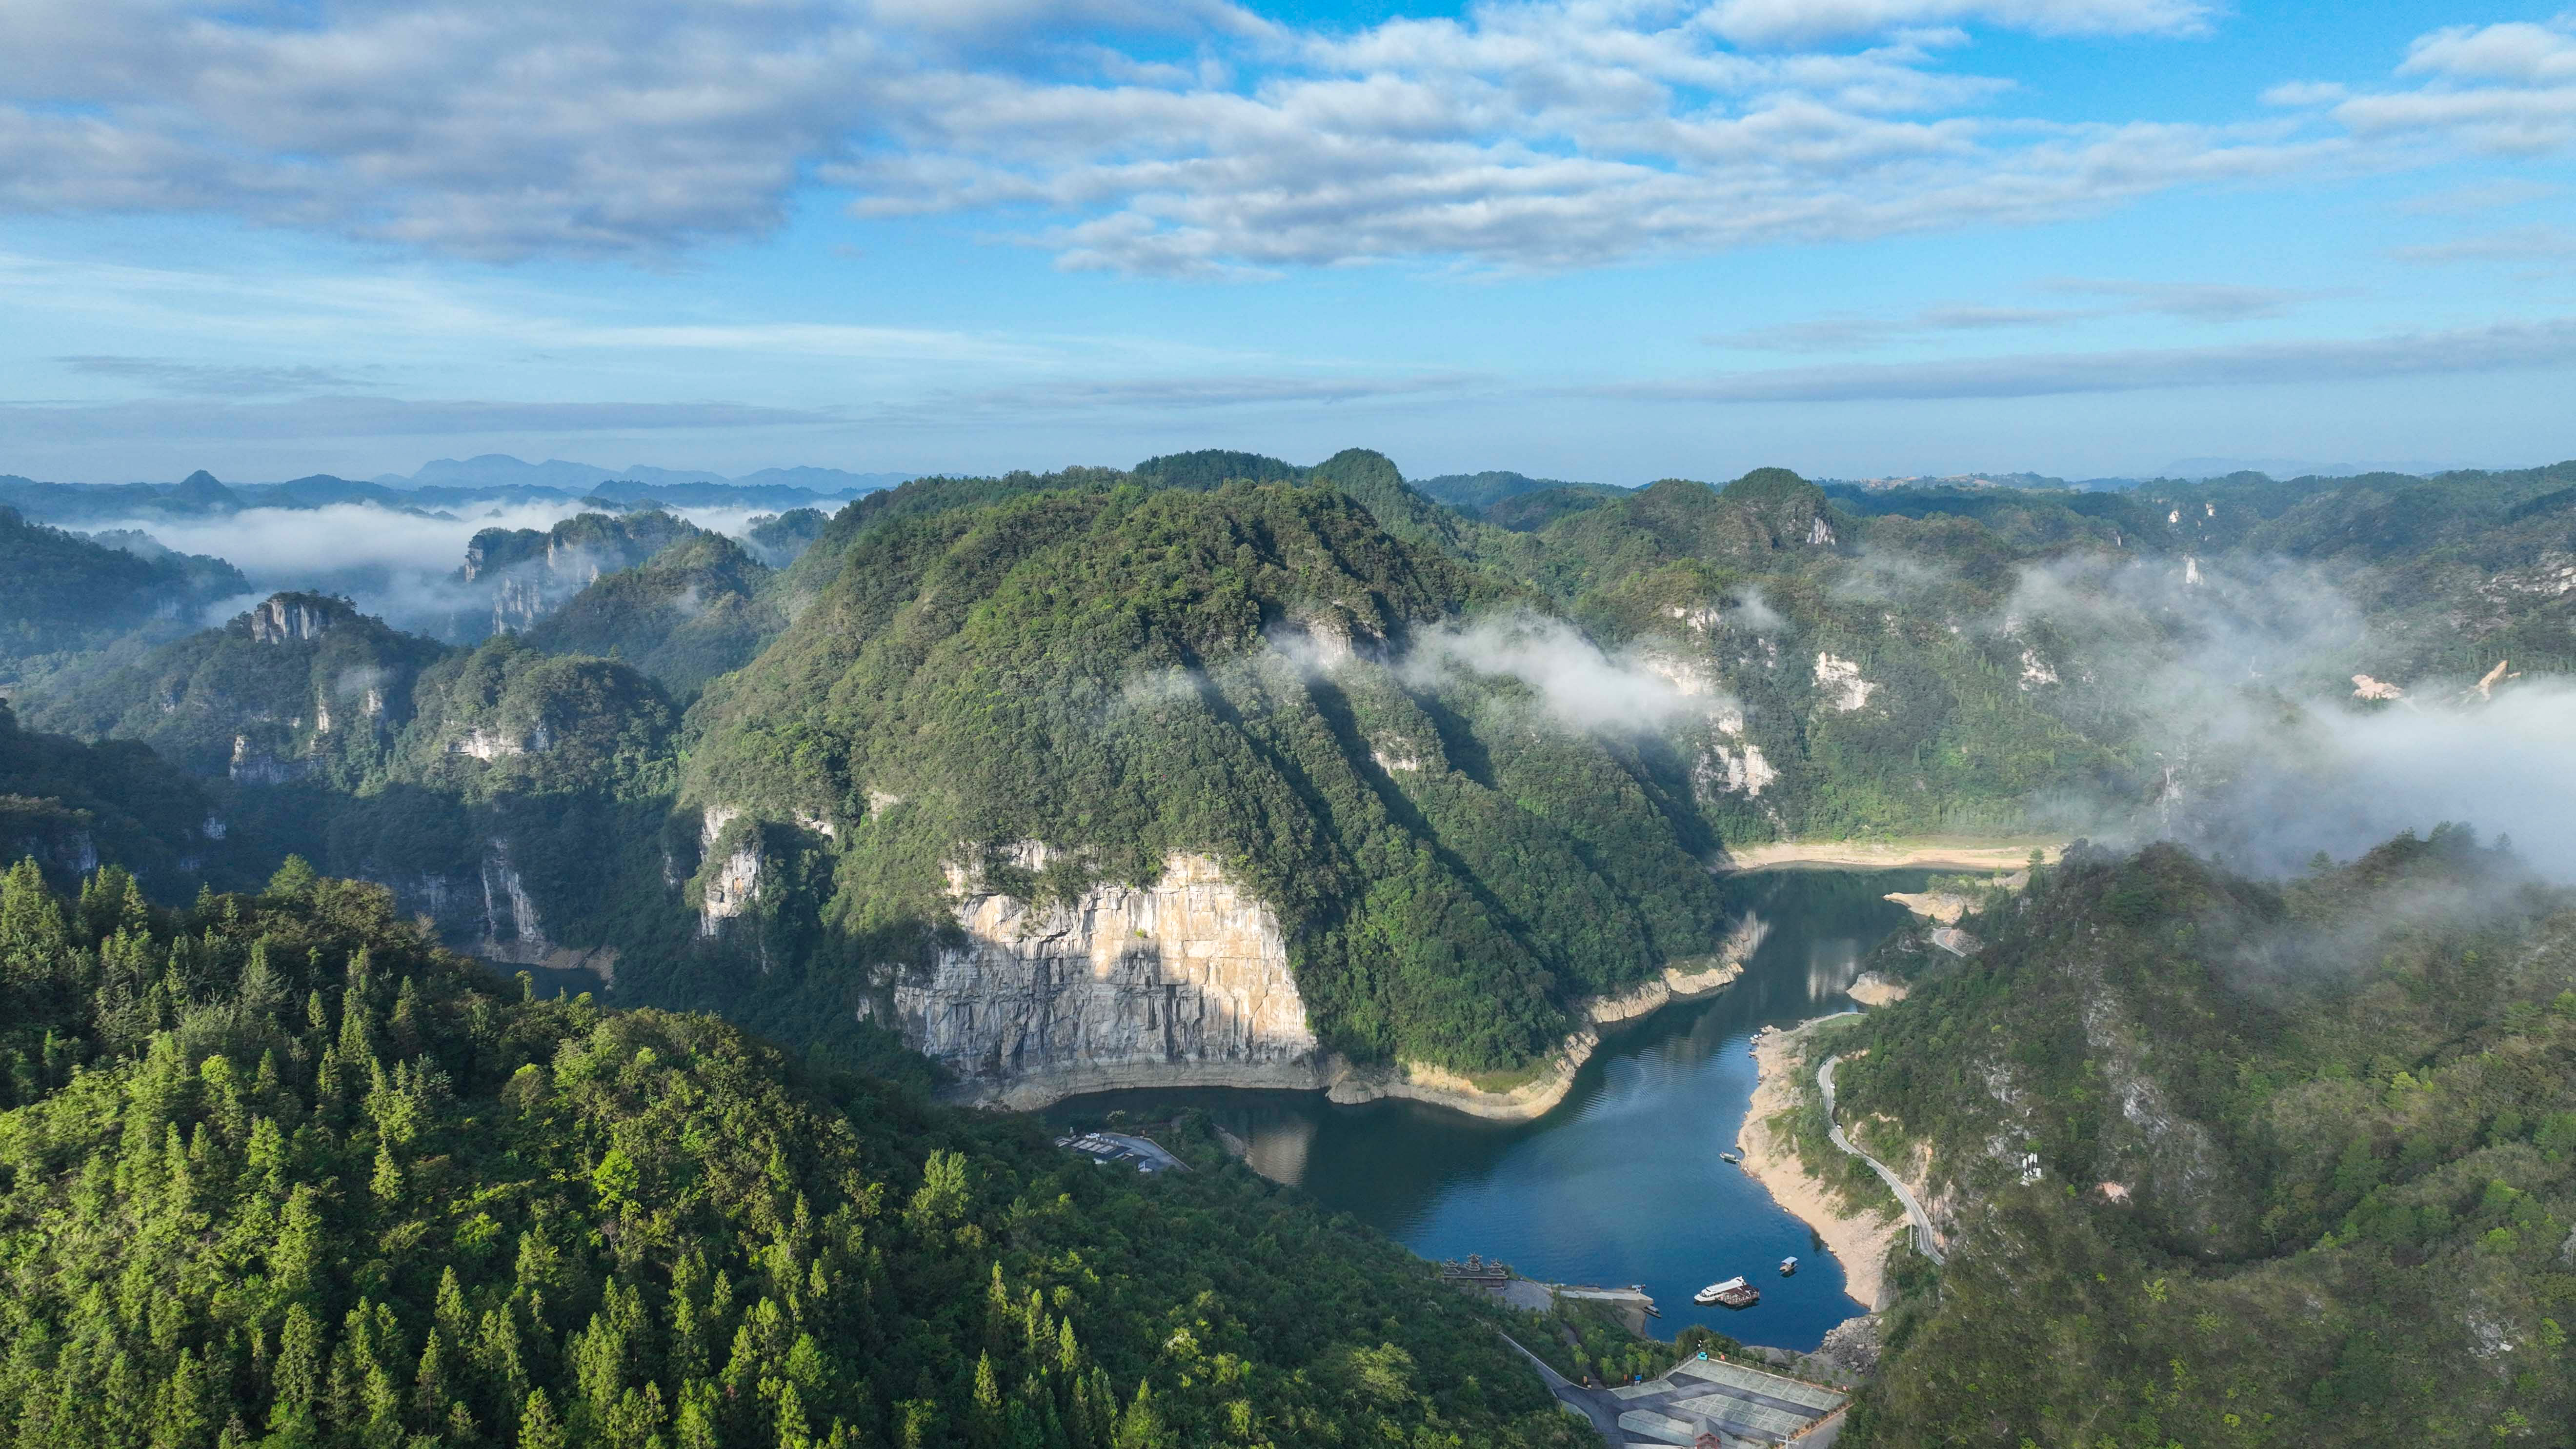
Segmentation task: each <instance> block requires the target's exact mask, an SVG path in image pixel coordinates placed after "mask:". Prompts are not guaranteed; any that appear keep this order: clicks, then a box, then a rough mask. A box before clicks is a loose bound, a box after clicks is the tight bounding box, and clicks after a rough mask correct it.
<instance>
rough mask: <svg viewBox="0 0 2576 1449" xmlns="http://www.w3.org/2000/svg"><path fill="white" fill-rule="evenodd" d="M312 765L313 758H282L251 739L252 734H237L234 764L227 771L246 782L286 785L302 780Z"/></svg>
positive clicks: (239, 780) (234, 777) (249, 783)
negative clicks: (292, 781)
mask: <svg viewBox="0 0 2576 1449" xmlns="http://www.w3.org/2000/svg"><path fill="white" fill-rule="evenodd" d="M311 768H312V765H311V763H310V762H309V761H305V760H281V759H279V758H278V757H277V756H275V755H272V754H270V753H269V752H267V751H266V750H263V749H260V748H258V747H257V746H255V745H253V744H252V743H251V742H250V736H248V735H235V736H233V759H232V764H231V765H230V766H229V767H228V768H227V769H226V771H225V773H226V774H228V775H230V776H231V777H232V778H233V780H234V782H235V783H237V784H243V785H283V784H285V783H286V782H288V781H289V780H300V779H302V778H303V777H304V773H305V771H307V770H309V769H311Z"/></svg>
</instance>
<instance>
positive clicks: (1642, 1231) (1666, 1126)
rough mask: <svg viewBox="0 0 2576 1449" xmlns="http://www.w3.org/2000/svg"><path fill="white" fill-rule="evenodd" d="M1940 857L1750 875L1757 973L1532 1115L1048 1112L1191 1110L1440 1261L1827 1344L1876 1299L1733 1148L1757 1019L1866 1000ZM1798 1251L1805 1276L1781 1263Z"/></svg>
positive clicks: (1219, 1104) (1240, 1107)
mask: <svg viewBox="0 0 2576 1449" xmlns="http://www.w3.org/2000/svg"><path fill="white" fill-rule="evenodd" d="M1926 876H1927V872H1923V871H1839V870H1798V871H1770V872H1763V873H1761V874H1757V875H1751V876H1744V877H1739V878H1737V879H1736V881H1734V882H1733V883H1732V884H1733V889H1734V891H1735V892H1736V896H1737V899H1736V901H1735V902H1734V904H1735V907H1736V909H1738V910H1741V911H1750V912H1752V913H1753V914H1754V915H1755V916H1756V917H1758V918H1759V919H1760V920H1761V921H1762V922H1763V923H1764V924H1765V925H1766V926H1767V927H1768V933H1767V934H1766V935H1765V936H1764V938H1763V941H1762V944H1761V945H1760V947H1758V948H1757V949H1756V950H1755V951H1754V953H1753V956H1752V958H1751V960H1750V961H1749V962H1748V963H1747V966H1746V969H1745V973H1744V976H1743V979H1741V980H1739V981H1738V982H1736V983H1735V985H1733V986H1731V987H1729V988H1727V989H1726V990H1725V991H1723V992H1720V993H1719V994H1717V995H1716V996H1713V997H1710V998H1708V999H1707V1000H1705V1001H1697V1002H1689V1003H1684V1004H1682V1005H1678V1006H1672V1007H1667V1008H1665V1009H1664V1010H1663V1011H1661V1012H1658V1013H1656V1014H1655V1015H1653V1016H1651V1017H1648V1018H1646V1019H1645V1020H1643V1021H1641V1022H1632V1023H1628V1024H1626V1025H1625V1026H1623V1027H1618V1028H1613V1029H1612V1030H1611V1031H1610V1032H1608V1033H1606V1034H1605V1035H1604V1038H1603V1040H1602V1043H1601V1049H1600V1050H1599V1051H1597V1052H1595V1053H1594V1054H1593V1057H1592V1060H1591V1061H1589V1062H1587V1063H1585V1064H1584V1067H1583V1070H1582V1072H1581V1073H1580V1074H1579V1075H1578V1076H1577V1077H1576V1079H1575V1083H1574V1089H1573V1091H1572V1092H1570V1093H1569V1094H1567V1096H1566V1099H1565V1100H1564V1101H1563V1102H1562V1103H1560V1104H1558V1106H1557V1107H1556V1109H1555V1110H1554V1111H1551V1112H1549V1113H1548V1114H1547V1115H1546V1116H1545V1117H1542V1118H1539V1119H1538V1120H1537V1121H1534V1122H1519V1123H1500V1122H1487V1121H1483V1120H1481V1119H1478V1118H1474V1117H1469V1116H1466V1115H1465V1114H1463V1113H1458V1112H1451V1111H1445V1110H1442V1109H1440V1108H1437V1107H1430V1106H1425V1105H1423V1104H1421V1103H1417V1102H1371V1103H1368V1104H1366V1105H1364V1106H1357V1107H1338V1106H1334V1105H1332V1104H1331V1103H1328V1102H1326V1101H1325V1100H1324V1099H1323V1096H1322V1094H1320V1093H1314V1092H1254V1091H1238V1090H1232V1089H1221V1088H1193V1089H1182V1090H1170V1091H1140V1092H1106V1093H1100V1094H1097V1095H1094V1096H1089V1097H1077V1098H1073V1099H1071V1100H1069V1101H1066V1102H1062V1103H1059V1104H1057V1105H1056V1106H1055V1107H1054V1108H1052V1109H1050V1110H1049V1112H1048V1114H1047V1115H1048V1116H1049V1117H1050V1118H1051V1119H1054V1120H1057V1121H1060V1122H1063V1123H1066V1124H1068V1125H1074V1124H1089V1123H1096V1122H1098V1121H1100V1120H1101V1119H1102V1118H1104V1117H1105V1116H1106V1115H1107V1114H1108V1113H1109V1112H1111V1111H1125V1112H1129V1113H1132V1114H1137V1115H1140V1116H1145V1117H1149V1118H1150V1117H1154V1116H1169V1115H1170V1114H1171V1113H1172V1112H1173V1111H1174V1110H1175V1109H1179V1108H1185V1107H1196V1108H1200V1109H1202V1110H1205V1111H1206V1112H1208V1113H1209V1114H1210V1115H1211V1116H1213V1117H1214V1118H1215V1119H1216V1120H1217V1122H1218V1124H1219V1125H1221V1126H1223V1127H1225V1128H1226V1129H1227V1130H1228V1131H1230V1132H1233V1133H1234V1134H1235V1135H1236V1136H1238V1137H1241V1138H1243V1139H1245V1141H1247V1142H1248V1143H1250V1144H1251V1153H1250V1159H1249V1160H1250V1161H1251V1164H1252V1165H1253V1166H1254V1167H1255V1168H1256V1169H1258V1170H1260V1171H1261V1172H1262V1173H1264V1174H1265V1175H1267V1176H1269V1177H1272V1178H1274V1179H1277V1180H1278V1181H1280V1182H1284V1183H1288V1184H1291V1185H1293V1186H1296V1187H1300V1188H1303V1189H1304V1190H1305V1191H1307V1192H1309V1193H1312V1194H1314V1195H1315V1197H1317V1198H1318V1199H1320V1200H1322V1201H1323V1202H1324V1203H1325V1204H1326V1205H1327V1206H1330V1207H1333V1208H1336V1209H1339V1210H1341V1211H1344V1212H1348V1213H1350V1214H1351V1215H1353V1216H1354V1217H1357V1218H1359V1219H1361V1220H1362V1221H1364V1222H1367V1223H1369V1224H1371V1225H1372V1226H1375V1227H1377V1228H1378V1229H1380V1230H1382V1231H1384V1232H1385V1233H1387V1234H1388V1235H1390V1236H1392V1237H1394V1238H1395V1239H1396V1240H1398V1241H1399V1242H1402V1243H1403V1244H1405V1245H1406V1246H1407V1247H1409V1248H1412V1249H1413V1250H1414V1251H1415V1252H1417V1253H1420V1254H1422V1255H1423V1256H1425V1257H1428V1258H1463V1257H1465V1256H1466V1255H1467V1254H1469V1253H1481V1254H1483V1255H1485V1256H1486V1257H1489V1258H1500V1259H1502V1260H1503V1261H1504V1262H1507V1263H1509V1264H1511V1265H1512V1266H1513V1267H1514V1268H1515V1269H1517V1270H1518V1271H1519V1272H1520V1273H1521V1274H1522V1275H1523V1276H1526V1277H1531V1278H1540V1279H1546V1280H1550V1281H1554V1282H1560V1283H1600V1284H1614V1285H1623V1286H1624V1285H1627V1284H1631V1283H1635V1284H1642V1285H1644V1287H1645V1290H1646V1291H1647V1292H1648V1293H1649V1294H1651V1295H1653V1297H1654V1299H1655V1304H1656V1306H1657V1307H1658V1308H1659V1309H1660V1310H1661V1311H1662V1313H1663V1317H1662V1318H1660V1319H1658V1320H1655V1321H1654V1322H1653V1323H1652V1324H1651V1325H1650V1326H1651V1327H1652V1329H1653V1331H1654V1332H1655V1333H1656V1334H1657V1335H1658V1336H1661V1337H1665V1338H1669V1337H1671V1336H1672V1335H1673V1334H1674V1333H1676V1332H1679V1331H1680V1329H1681V1328H1682V1327H1683V1326H1684V1325H1686V1324H1691V1323H1706V1324H1709V1325H1710V1326H1712V1327H1714V1328H1716V1329H1718V1330H1719V1331H1720V1332H1723V1333H1728V1334H1732V1335H1734V1336H1735V1337H1737V1338H1740V1339H1743V1340H1745V1341H1747V1342H1750V1343H1762V1344H1771V1345H1774V1346H1777V1347H1781V1348H1790V1349H1811V1348H1814V1347H1815V1346H1816V1345H1817V1344H1818V1343H1819V1342H1821V1341H1822V1340H1823V1338H1824V1334H1825V1330H1826V1329H1828V1328H1831V1327H1832V1326H1833V1325H1835V1324H1836V1323H1839V1322H1841V1321H1842V1320H1843V1319H1845V1318H1848V1317H1850V1316H1851V1315H1852V1314H1854V1313H1856V1312H1859V1311H1860V1310H1861V1306H1862V1305H1858V1304H1855V1303H1854V1302H1852V1300H1851V1299H1850V1298H1848V1297H1847V1296H1845V1294H1844V1292H1843V1272H1842V1266H1841V1264H1839V1263H1837V1262H1835V1261H1834V1259H1833V1257H1832V1256H1831V1255H1829V1254H1827V1253H1826V1252H1825V1251H1824V1250H1823V1248H1822V1247H1821V1246H1820V1245H1819V1244H1818V1243H1817V1242H1816V1240H1815V1237H1814V1235H1813V1234H1812V1233H1811V1232H1810V1231H1809V1230H1808V1228H1807V1226H1806V1225H1805V1224H1804V1223H1802V1222H1800V1221H1799V1220H1798V1219H1796V1218H1794V1217H1791V1216H1790V1215H1789V1214H1788V1213H1787V1212H1785V1211H1783V1210H1782V1209H1781V1208H1780V1207H1779V1205H1778V1204H1776V1203H1774V1202H1772V1200H1771V1197H1770V1194H1768V1193H1766V1192H1764V1191H1763V1190H1762V1188H1761V1186H1760V1185H1759V1184H1758V1183H1756V1182H1754V1181H1753V1180H1752V1179H1751V1178H1749V1177H1747V1176H1745V1175H1744V1173H1743V1171H1742V1170H1741V1169H1739V1168H1736V1167H1732V1166H1729V1165H1727V1164H1726V1163H1724V1162H1722V1161H1720V1160H1719V1159H1718V1153H1719V1152H1721V1151H1724V1150H1729V1149H1731V1148H1732V1147H1733V1146H1734V1144H1735V1137H1736V1132H1737V1130H1738V1129H1739V1128H1740V1127H1742V1125H1743V1122H1744V1113H1745V1108H1746V1105H1747V1103H1748V1102H1749V1101H1750V1100H1751V1098H1752V1095H1753V1086H1754V1077H1755V1072H1754V1065H1753V1058H1752V1055H1751V1043H1752V1038H1753V1034H1754V1033H1755V1032H1756V1031H1758V1030H1760V1029H1761V1028H1762V1027H1764V1026H1766V1025H1780V1026H1791V1025H1795V1024H1796V1023H1798V1022H1801V1021H1805V1020H1807V1019H1809V1018H1811V1017H1815V1016H1821V1015H1824V1014H1825V1013H1827V1012H1833V1011H1848V1010H1851V1009H1852V1002H1851V1000H1850V998H1849V997H1847V996H1845V995H1843V988H1844V987H1846V986H1848V985H1850V984H1851V981H1852V978H1853V977H1854V976H1855V975H1856V974H1857V973H1858V971H1859V961H1860V958H1861V956H1863V955H1864V954H1866V953H1867V952H1868V950H1869V949H1870V948H1871V947H1872V946H1874V945H1876V944H1877V943H1878V942H1879V941H1880V940H1881V939H1883V938H1884V937H1885V936H1886V935H1887V934H1888V933H1889V932H1891V931H1893V930H1894V929H1895V928H1896V927H1897V925H1898V924H1900V923H1901V922H1902V921H1903V920H1904V915H1905V913H1904V910H1903V908H1902V907H1899V906H1896V905H1893V904H1891V903H1889V902H1887V901H1885V900H1883V899H1881V897H1882V896H1884V895H1885V894H1886V893H1887V892H1889V891H1913V890H1920V889H1922V887H1923V883H1924V881H1925V879H1926ZM1792 1254H1795V1255H1796V1256H1797V1258H1798V1259H1799V1270H1798V1273H1797V1275H1796V1276H1794V1277H1791V1278H1786V1279H1784V1278H1781V1277H1779V1276H1778V1273H1777V1271H1776V1270H1777V1265H1778V1264H1779V1261H1780V1260H1781V1259H1782V1258H1784V1257H1788V1256H1790V1255H1792ZM1739 1273H1741V1274H1743V1275H1745V1277H1747V1278H1748V1279H1750V1280H1751V1281H1752V1282H1753V1283H1754V1285H1755V1286H1756V1287H1759V1288H1760V1289H1761V1290H1762V1301H1761V1302H1760V1303H1759V1304H1757V1305H1755V1306H1754V1307H1752V1308H1748V1309H1744V1310H1742V1311H1740V1312H1739V1311H1734V1310H1730V1309H1725V1308H1701V1307H1699V1306H1697V1305H1696V1304H1694V1303H1692V1302H1691V1294H1693V1293H1695V1292H1697V1291H1698V1290H1699V1289H1700V1288H1701V1287H1702V1286H1703V1285H1705V1284H1708V1283H1711V1282H1715V1281H1716V1280H1718V1279H1721V1278H1731V1277H1733V1276H1735V1275H1736V1274H1739Z"/></svg>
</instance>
